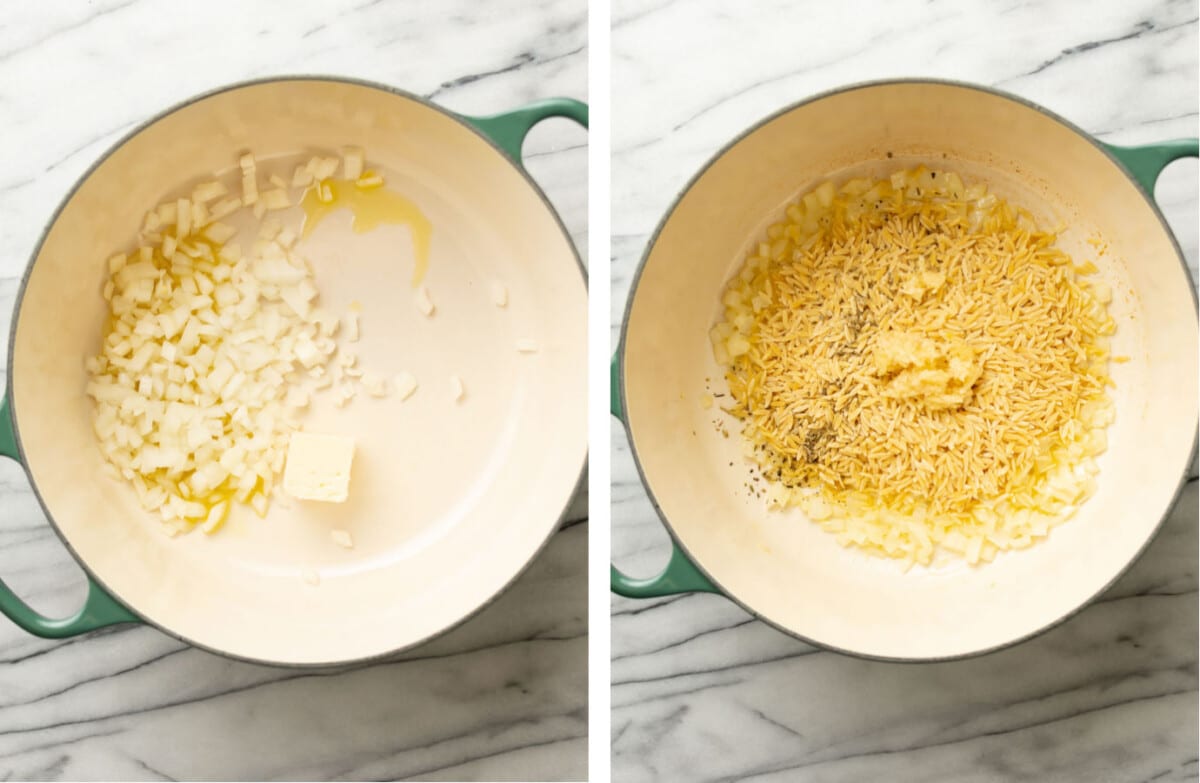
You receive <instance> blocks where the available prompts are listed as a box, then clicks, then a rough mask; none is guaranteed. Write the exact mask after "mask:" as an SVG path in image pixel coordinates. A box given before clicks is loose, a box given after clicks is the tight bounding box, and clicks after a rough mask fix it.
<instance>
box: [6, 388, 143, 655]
mask: <svg viewBox="0 0 1200 783" xmlns="http://www.w3.org/2000/svg"><path fill="white" fill-rule="evenodd" d="M0 454H2V455H4V456H5V457H8V458H9V459H12V460H14V461H16V462H20V461H21V455H20V452H19V450H18V449H17V437H16V433H15V432H14V431H13V422H12V415H11V414H10V413H9V406H8V399H7V398H5V399H4V400H0ZM0 612H3V613H4V614H5V615H6V616H7V617H8V619H10V620H12V621H13V622H14V623H16V624H17V625H19V626H20V627H21V628H24V629H25V630H26V631H28V632H29V633H31V634H34V635H35V636H42V637H45V638H47V639H62V638H64V637H67V636H78V635H79V634H81V633H87V632H88V631H94V630H96V629H97V628H103V627H105V626H106V625H116V624H118V623H137V622H141V620H140V619H139V618H138V617H137V615H135V614H133V613H132V612H130V611H129V610H128V609H126V608H125V607H124V606H122V605H121V604H120V603H118V602H117V600H116V599H115V598H113V597H112V596H110V595H109V594H108V593H106V592H104V590H103V589H102V588H101V587H100V586H99V585H97V584H96V583H95V582H93V581H92V580H91V579H88V595H87V600H86V601H84V603H83V608H82V609H80V610H79V611H78V612H76V613H75V614H74V615H72V616H71V617H64V618H53V617H46V616H45V615H42V614H40V613H38V612H36V611H34V610H33V609H32V608H30V606H29V605H28V604H26V603H25V602H24V601H22V600H21V599H20V598H18V597H17V594H16V593H14V592H13V591H12V590H10V589H9V587H8V585H6V584H4V582H3V581H0Z"/></svg>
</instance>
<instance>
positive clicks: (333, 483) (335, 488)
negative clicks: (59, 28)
mask: <svg viewBox="0 0 1200 783" xmlns="http://www.w3.org/2000/svg"><path fill="white" fill-rule="evenodd" d="M353 460H354V441H353V440H351V439H350V438H343V437H339V436H337V435H317V434H315V433H311V432H293V433H292V439H291V441H290V442H289V443H288V453H287V465H286V466H285V467H284V469H283V491H284V492H286V493H288V494H289V495H291V496H292V497H295V498H299V499H301V500H323V501H325V502H327V503H344V502H345V501H346V498H347V497H348V495H349V492H350V463H351V462H352V461H353Z"/></svg>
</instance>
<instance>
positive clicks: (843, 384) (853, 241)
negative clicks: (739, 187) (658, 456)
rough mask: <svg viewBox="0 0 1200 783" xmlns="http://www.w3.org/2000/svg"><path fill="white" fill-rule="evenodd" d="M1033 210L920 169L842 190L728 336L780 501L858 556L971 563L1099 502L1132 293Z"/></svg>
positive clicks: (746, 412) (787, 245)
mask: <svg viewBox="0 0 1200 783" xmlns="http://www.w3.org/2000/svg"><path fill="white" fill-rule="evenodd" d="M1055 242H1056V237H1055V235H1054V234H1053V233H1049V232H1046V231H1044V230H1042V229H1041V228H1040V227H1039V226H1038V225H1037V223H1036V221H1035V220H1034V218H1033V216H1032V215H1030V214H1029V213H1028V212H1027V211H1025V210H1024V209H1022V208H1020V207H1017V206H1014V205H1012V204H1009V203H1007V202H1006V201H1005V200H1003V199H1001V198H998V197H997V196H995V195H993V194H989V193H988V192H987V189H986V187H985V186H984V185H981V184H976V185H972V186H970V187H967V186H966V185H965V184H964V183H963V181H962V180H961V178H960V177H959V176H957V175H956V174H955V173H953V172H946V171H930V170H928V169H926V168H924V167H919V168H917V169H914V170H909V171H898V172H896V173H895V174H893V175H892V176H891V177H890V178H889V179H883V180H879V181H871V180H866V179H852V180H850V181H848V182H845V183H844V184H842V185H841V186H840V187H838V186H836V185H835V184H834V183H833V182H825V183H822V184H821V185H820V186H819V187H817V188H815V189H814V190H812V191H811V192H809V193H807V194H806V195H804V196H803V198H801V199H799V200H798V201H797V202H796V203H793V204H792V205H790V206H788V207H787V209H786V218H785V219H784V220H783V221H781V222H779V223H776V224H774V225H772V226H770V227H769V228H768V230H767V235H766V237H765V238H764V240H763V241H762V242H761V243H759V244H758V245H757V247H755V248H754V249H753V250H752V251H751V252H750V253H749V256H748V258H747V260H746V261H745V263H744V264H743V265H742V267H741V269H740V270H739V271H738V273H737V275H736V276H735V277H734V278H733V279H732V280H731V281H730V283H729V284H728V286H727V287H726V290H725V292H724V295H723V300H722V303H723V305H724V317H723V318H722V319H721V320H720V321H719V322H718V323H717V324H716V326H714V327H713V329H712V332H711V334H710V337H711V339H712V343H713V350H714V353H715V356H716V359H717V361H718V362H719V363H720V364H722V365H724V366H725V370H726V381H727V382H728V385H729V391H730V392H731V396H732V399H733V403H732V405H731V406H728V407H727V408H726V410H727V411H728V412H729V413H730V414H732V415H733V416H735V417H737V418H738V419H739V420H740V421H741V423H742V433H743V435H744V436H745V438H746V440H747V444H748V450H749V453H751V454H752V458H753V460H754V462H755V464H756V466H757V468H758V470H759V471H760V472H761V473H762V474H763V476H764V477H765V478H766V479H767V480H768V482H769V486H770V496H771V498H772V503H773V505H774V506H776V507H785V506H788V505H797V506H800V507H801V508H802V509H803V510H804V511H805V513H806V515H807V516H808V517H809V518H810V519H812V520H813V521H815V522H817V523H818V524H820V525H821V526H822V527H823V528H824V529H825V530H826V531H828V532H830V533H833V534H836V535H837V537H838V540H839V541H840V542H841V543H842V544H844V545H848V546H857V547H861V548H863V549H865V550H867V551H869V552H871V553H873V554H877V555H882V556H886V557H892V558H899V559H902V560H905V561H907V562H908V563H909V564H910V565H911V564H913V563H921V564H929V563H931V562H932V561H933V559H934V556H935V554H936V553H937V552H938V551H939V550H940V551H944V552H948V553H950V554H951V555H952V556H955V557H962V558H965V559H966V560H968V561H969V562H971V563H977V562H980V561H987V560H991V559H992V558H993V557H994V556H995V555H996V554H997V553H998V552H999V551H1002V550H1006V549H1014V548H1022V547H1026V546H1029V545H1030V544H1032V543H1033V542H1035V541H1037V540H1039V539H1041V538H1043V537H1045V536H1046V535H1047V534H1048V532H1049V530H1050V529H1051V528H1052V527H1053V526H1054V525H1056V524H1058V523H1060V522H1062V521H1064V520H1065V519H1067V518H1068V517H1069V516H1070V515H1071V514H1072V513H1073V512H1074V511H1075V509H1077V508H1078V507H1079V505H1080V504H1082V503H1083V502H1084V501H1086V500H1087V498H1088V497H1090V496H1091V495H1092V493H1093V492H1094V491H1095V488H1096V483H1095V475H1096V473H1097V470H1098V469H1097V467H1096V463H1095V459H1094V458H1095V457H1096V456H1097V455H1099V454H1100V453H1101V452H1103V451H1104V449H1105V447H1106V438H1105V428H1106V427H1107V426H1108V424H1110V423H1111V422H1112V420H1113V417H1114V410H1113V406H1112V403H1111V402H1110V400H1109V399H1108V397H1107V395H1106V388H1105V387H1106V386H1108V385H1111V383H1112V382H1111V380H1110V379H1109V377H1108V374H1107V367H1108V361H1109V335H1111V334H1112V333H1113V332H1114V331H1115V328H1116V327H1115V324H1114V322H1113V320H1112V318H1111V317H1110V316H1109V314H1108V312H1107V304H1108V302H1109V301H1110V299H1111V296H1112V292H1111V290H1110V289H1109V287H1108V286H1107V285H1106V284H1105V283H1103V282H1101V281H1100V280H1099V279H1098V278H1097V277H1096V276H1095V273H1096V271H1097V270H1096V268H1095V266H1094V265H1092V264H1091V263H1090V262H1084V263H1081V264H1077V263H1076V262H1075V261H1074V260H1072V259H1071V258H1070V257H1069V256H1068V255H1067V254H1066V253H1064V252H1063V251H1062V250H1061V249H1059V248H1057V247H1056V245H1055Z"/></svg>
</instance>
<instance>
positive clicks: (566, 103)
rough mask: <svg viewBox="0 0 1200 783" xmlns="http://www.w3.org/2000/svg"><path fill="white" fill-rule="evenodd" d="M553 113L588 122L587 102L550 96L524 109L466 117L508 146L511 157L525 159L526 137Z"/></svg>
mask: <svg viewBox="0 0 1200 783" xmlns="http://www.w3.org/2000/svg"><path fill="white" fill-rule="evenodd" d="M551 117H566V118H568V119H572V120H575V122H578V123H579V124H580V125H582V126H583V127H585V128H586V127H587V126H588V107H587V104H586V103H582V102H581V101H577V100H574V99H573V98H547V99H546V100H544V101H538V102H537V103H531V104H529V105H528V106H523V107H521V108H520V109H515V110H513V111H507V112H504V113H503V114H493V115H491V116H490V117H464V118H463V119H465V120H466V121H467V122H469V123H471V124H472V125H474V126H475V127H476V128H478V129H479V130H481V131H483V133H484V135H486V136H487V137H488V138H490V139H491V140H492V141H494V142H495V143H496V146H498V147H500V149H502V150H504V151H505V152H506V153H507V154H508V156H509V157H510V158H512V159H513V160H515V161H517V162H518V163H520V162H521V145H522V144H523V143H524V142H525V137H526V136H527V135H528V134H529V131H530V130H532V129H533V126H534V125H537V124H538V123H539V122H541V121H542V120H547V119H550V118H551Z"/></svg>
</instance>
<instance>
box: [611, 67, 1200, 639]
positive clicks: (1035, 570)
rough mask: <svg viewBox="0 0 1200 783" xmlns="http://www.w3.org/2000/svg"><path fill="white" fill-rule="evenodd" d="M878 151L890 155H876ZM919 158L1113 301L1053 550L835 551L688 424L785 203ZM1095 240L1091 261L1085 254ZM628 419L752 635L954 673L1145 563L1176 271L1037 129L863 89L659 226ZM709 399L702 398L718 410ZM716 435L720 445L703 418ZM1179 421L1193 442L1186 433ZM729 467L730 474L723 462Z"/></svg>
mask: <svg viewBox="0 0 1200 783" xmlns="http://www.w3.org/2000/svg"><path fill="white" fill-rule="evenodd" d="M888 153H891V155H892V157H890V158H889V157H888ZM919 162H924V163H926V164H928V165H929V166H931V167H936V166H944V167H947V168H951V169H954V170H958V171H960V172H962V173H963V174H964V178H966V179H972V180H975V181H978V180H980V179H982V180H984V181H986V182H988V184H989V185H990V186H991V187H992V189H993V190H994V191H996V192H999V193H1002V194H1004V195H1005V196H1006V197H1008V198H1010V199H1012V200H1014V201H1016V202H1018V203H1021V204H1023V205H1026V206H1027V207H1029V208H1030V209H1031V210H1032V211H1034V212H1035V213H1036V214H1037V215H1038V216H1039V217H1040V218H1041V219H1043V220H1046V221H1047V222H1048V224H1049V225H1055V224H1057V223H1058V222H1060V221H1061V222H1062V223H1065V224H1066V225H1067V227H1068V230H1067V231H1066V232H1065V233H1064V234H1063V235H1062V239H1061V241H1062V242H1063V243H1064V244H1065V246H1066V247H1067V248H1068V249H1069V250H1070V251H1071V252H1072V253H1074V254H1076V255H1077V256H1078V257H1079V258H1093V259H1094V260H1096V263H1097V265H1098V266H1099V267H1100V269H1101V274H1102V275H1103V276H1104V277H1105V278H1106V279H1108V280H1109V281H1110V282H1111V283H1112V284H1113V288H1114V303H1113V305H1112V312H1113V314H1114V317H1115V318H1116V320H1117V321H1118V324H1119V333H1118V335H1117V336H1116V337H1115V338H1114V347H1113V352H1114V354H1117V355H1120V354H1127V355H1129V356H1130V357H1131V359H1132V361H1131V362H1130V363H1128V364H1124V365H1114V366H1113V375H1114V379H1115V381H1116V383H1117V388H1116V389H1115V390H1113V392H1112V394H1113V398H1114V401H1115V403H1116V408H1117V420H1116V422H1115V423H1114V424H1113V425H1112V427H1111V429H1110V430H1109V450H1108V452H1107V453H1106V454H1105V455H1104V456H1103V457H1102V458H1101V460H1100V466H1101V474H1100V477H1099V485H1100V488H1099V491H1098V493H1097V495H1096V496H1095V497H1094V498H1092V499H1091V500H1090V501H1089V502H1088V503H1086V504H1085V505H1084V507H1083V508H1082V509H1081V510H1080V512H1079V513H1078V515H1077V516H1076V517H1075V518H1074V519H1072V520H1071V521H1069V522H1068V523H1067V524H1065V525H1064V526H1061V527H1059V528H1058V529H1056V530H1055V531H1054V532H1053V533H1052V534H1051V536H1050V537H1049V539H1048V540H1046V541H1045V542H1043V543H1040V544H1039V545H1037V546H1035V547H1032V548H1030V549H1028V550H1025V551H1020V552H1015V553H1008V554H1003V555H1001V556H1000V557H998V558H997V560H996V561H995V562H994V563H993V564H990V565H986V566H984V567H979V568H971V567H968V566H966V565H963V564H947V565H941V566H935V567H932V568H915V569H913V570H912V571H910V572H908V573H903V572H902V570H901V568H900V567H899V566H898V565H896V564H895V563H892V562H888V561H884V560H881V559H876V558H872V557H869V556H867V555H865V554H862V553H861V552H859V551H857V550H849V549H844V548H842V547H840V546H839V545H838V544H837V543H836V542H835V540H834V538H833V536H830V535H828V534H825V533H823V532H822V531H821V530H820V529H819V528H818V527H817V526H816V525H814V524H812V523H811V522H809V521H808V520H807V519H805V518H804V517H803V515H802V514H801V513H800V512H799V511H798V510H792V511H789V512H787V513H778V512H768V511H767V510H766V507H765V501H763V500H757V499H753V498H750V497H749V496H748V493H747V492H746V490H745V488H744V486H743V484H744V482H746V480H747V478H748V475H749V474H748V470H747V467H746V462H745V461H744V460H743V459H742V456H741V439H740V436H739V435H738V434H737V433H738V428H737V426H736V421H734V420H732V419H731V418H730V417H728V416H725V415H724V414H722V413H720V412H719V411H717V410H716V409H715V408H714V409H712V410H704V409H702V408H701V406H700V404H699V402H698V400H699V398H700V396H701V394H703V393H704V391H705V387H706V380H707V379H710V378H711V379H712V381H713V383H712V387H713V389H714V390H718V391H719V390H723V389H724V379H723V377H722V373H721V371H720V370H719V368H718V367H717V365H716V364H715V362H714V361H713V358H712V353H711V349H710V346H709V342H708V339H707V332H708V329H709V328H710V326H711V324H712V323H714V321H715V319H716V318H717V316H718V312H719V301H718V300H719V294H720V291H721V290H722V287H723V285H724V283H725V281H726V280H727V279H728V278H729V277H730V276H731V275H732V274H733V273H734V271H735V270H736V269H737V268H738V267H739V265H740V264H741V262H742V260H743V259H744V257H745V251H746V250H747V249H748V248H749V247H750V245H751V243H752V242H755V241H757V237H759V236H760V235H761V234H762V232H763V231H764V230H765V227H766V226H767V225H768V224H769V223H771V222H774V221H775V220H777V219H779V215H780V214H781V210H782V207H783V205H784V204H785V203H786V202H787V201H789V200H790V199H792V198H794V197H795V196H796V195H797V194H799V193H802V192H804V191H806V190H807V189H809V188H811V187H812V186H814V185H816V184H818V183H819V182H820V181H821V180H823V179H826V178H829V177H834V178H835V179H841V178H844V177H847V176H851V175H856V174H860V173H862V172H873V173H883V172H888V171H892V170H895V169H896V168H899V167H907V166H911V165H915V164H916V163H919ZM1090 236H1099V237H1101V238H1102V239H1103V240H1105V241H1106V242H1107V243H1108V246H1109V249H1108V251H1107V253H1106V254H1105V255H1103V256H1102V257H1100V258H1095V252H1094V251H1092V250H1091V248H1090V247H1089V246H1088V245H1087V244H1086V240H1087V238H1088V237H1090ZM622 373H623V383H624V394H625V413H626V416H627V421H628V425H629V431H630V437H631V441H632V444H633V447H634V450H635V453H636V455H637V458H638V461H639V463H640V466H641V469H642V473H643V476H644V478H645V481H646V483H647V485H648V488H649V490H650V491H651V493H652V495H653V498H654V500H655V502H656V504H657V505H658V507H659V508H660V510H661V513H662V514H663V516H664V518H665V519H666V520H667V521H668V524H669V526H670V528H671V529H672V531H673V533H674V535H675V536H676V538H677V539H678V541H679V542H680V543H681V544H682V545H683V547H684V548H685V550H686V551H687V552H688V553H689V555H690V556H691V557H692V559H693V560H694V561H695V562H696V563H697V564H698V565H699V566H700V567H701V568H702V569H703V570H704V571H705V572H706V573H707V574H708V575H709V576H710V577H711V578H712V579H713V580H714V581H715V582H716V583H717V584H718V585H719V586H720V587H721V588H722V589H723V590H724V591H726V592H727V593H728V594H729V595H730V596H732V597H733V598H735V599H736V600H737V601H739V602H740V603H742V604H743V605H745V606H746V607H748V608H750V609H751V610H752V611H754V612H755V613H756V614H759V615H760V616H762V617H763V618H765V619H766V620H768V621H770V622H772V623H775V624H777V625H779V626H780V627H783V628H785V629H788V630H791V631H792V632H794V633H796V634H799V635H801V636H804V637H806V638H808V639H811V640H813V641H815V642H817V643H820V644H824V645H828V646H831V647H835V648H839V649H842V650H846V651H850V652H854V653H858V654H863V655H870V656H879V657H886V658H902V659H928V658H941V657H950V656H959V655H967V654H971V653H973V652H978V651H982V650H987V649H990V648H993V647H996V646H999V645H1003V644H1006V643H1008V642H1011V641H1014V640H1017V639H1020V638H1023V637H1025V636H1027V635H1029V634H1031V633H1034V632H1036V631H1037V630H1039V629H1042V628H1044V627H1046V626H1047V625H1050V624H1052V623H1054V622H1056V621H1057V620H1059V619H1060V618H1062V617H1064V616H1065V615H1067V614H1069V613H1070V612H1072V611H1073V610H1075V609H1076V608H1078V607H1079V606H1081V605H1082V604H1084V603H1085V602H1087V601H1088V600H1089V599H1091V598H1092V597H1093V596H1094V595H1096V594H1097V593H1098V592H1099V591H1100V590H1101V589H1102V588H1104V586H1105V585H1107V584H1108V583H1109V582H1110V581H1111V580H1112V579H1113V578H1114V577H1115V576H1116V575H1117V574H1118V573H1119V572H1120V571H1121V570H1122V569H1123V568H1124V567H1125V566H1126V565H1127V564H1128V563H1130V562H1131V560H1132V559H1133V558H1134V557H1135V556H1136V555H1137V554H1138V553H1139V552H1140V551H1141V549H1142V548H1143V546H1144V545H1145V544H1146V543H1147V542H1148V540H1149V539H1150V538H1151V536H1152V535H1153V533H1154V532H1155V530H1156V529H1157V526H1158V524H1159V522H1160V520H1161V518H1162V517H1163V516H1164V514H1165V513H1166V512H1167V511H1168V509H1169V506H1170V504H1171V503H1172V501H1173V499H1174V497H1175V493H1176V491H1177V488H1178V486H1179V483H1180V480H1181V477H1182V473H1183V471H1184V470H1185V467H1186V463H1187V460H1188V457H1189V454H1190V451H1191V448H1192V444H1193V439H1194V438H1195V434H1196V427H1195V426H1194V422H1195V421H1196V414H1197V410H1196V400H1197V328H1196V311H1195V304H1194V300H1193V298H1192V296H1191V294H1190V283H1189V280H1188V277H1187V272H1186V270H1185V268H1184V266H1183V264H1182V263H1181V261H1180V258H1179V256H1178V253H1177V251H1176V248H1175V247H1174V245H1173V243H1172V242H1171V240H1170V238H1169V236H1168V234H1167V232H1166V230H1165V227H1164V225H1163V224H1162V223H1161V222H1160V219H1159V217H1158V215H1157V214H1156V212H1155V211H1154V210H1153V209H1152V208H1151V207H1150V206H1149V205H1148V204H1147V202H1146V201H1145V199H1144V197H1143V196H1142V195H1141V193H1140V191H1139V190H1138V188H1137V186H1136V185H1134V184H1133V182H1131V181H1130V180H1129V179H1128V177H1127V176H1126V175H1125V174H1124V173H1123V172H1122V171H1121V170H1120V169H1119V168H1118V166H1116V165H1115V164H1114V163H1113V162H1112V161H1111V160H1110V159H1109V158H1108V157H1107V156H1106V155H1105V154H1104V153H1103V152H1101V151H1100V150H1099V149H1097V148H1096V147H1095V146H1094V145H1093V144H1092V143H1090V142H1089V141H1088V140H1087V139H1085V138H1083V137H1081V136H1080V135H1079V134H1078V133H1076V132H1075V131H1073V130H1072V129H1071V128H1069V127H1067V126H1065V125H1063V124H1062V123H1060V122H1058V121H1057V120H1055V119H1054V118H1052V117H1050V116H1048V115H1046V114H1044V113H1042V112H1039V111H1038V110H1036V109H1034V108H1031V107H1029V106H1027V105H1025V104H1022V103H1020V102H1017V101H1014V100H1012V99H1009V98H1006V97H1004V96H1000V95H996V94H992V93H989V92H984V91H981V90H977V89H972V88H969V87H965V86H957V85H949V84H938V83H899V84H881V85H867V86H864V87H860V88H854V89H850V90H848V91H845V92H841V93H836V94H832V95H830V96H826V97H823V98H820V99H818V100H815V101H813V102H810V103H807V104H804V105H802V106H799V107H797V108H795V109H793V110H791V111H788V112H786V113H783V114H782V115H780V116H778V117H776V118H774V119H772V120H770V121H768V122H766V123H765V124H764V125H762V126H760V127H758V128H757V129H755V130H754V131H753V132H752V133H750V134H749V135H747V136H745V137H744V138H742V139H741V140H739V141H738V142H736V143H735V144H734V145H733V146H732V147H730V148H729V149H728V150H726V151H725V152H724V153H723V154H722V155H721V156H720V157H719V158H718V159H717V160H716V161H715V162H714V163H713V164H712V165H711V167H709V168H708V169H707V170H706V171H705V172H704V173H703V174H701V175H700V176H699V177H698V179H697V180H696V181H695V182H694V183H693V184H692V185H691V187H690V188H689V189H688V190H687V191H686V192H685V194H684V195H683V196H682V197H681V198H680V200H679V202H678V204H677V205H676V207H675V209H674V211H673V212H672V213H671V214H670V215H669V217H668V218H667V220H666V221H665V222H664V224H663V226H662V228H661V232H660V234H659V235H658V237H657V239H656V241H655V242H654V244H653V247H652V249H651V251H650V253H649V256H648V257H647V259H646V262H645V265H644V267H643V269H642V271H641V276H640V278H639V280H638V282H637V285H636V289H635V291H634V293H633V301H632V304H631V307H630V310H629V314H628V321H627V324H626V332H625V339H624V353H623V364H622ZM718 402H719V400H718ZM717 419H724V420H725V421H727V422H729V426H730V430H731V437H730V438H728V439H726V438H723V437H721V436H720V435H719V434H718V432H717V429H716V427H715V426H714V424H713V422H714V420H717ZM1185 422H1192V423H1193V425H1192V426H1185V425H1184V424H1183V423H1185ZM731 463H732V465H731Z"/></svg>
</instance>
